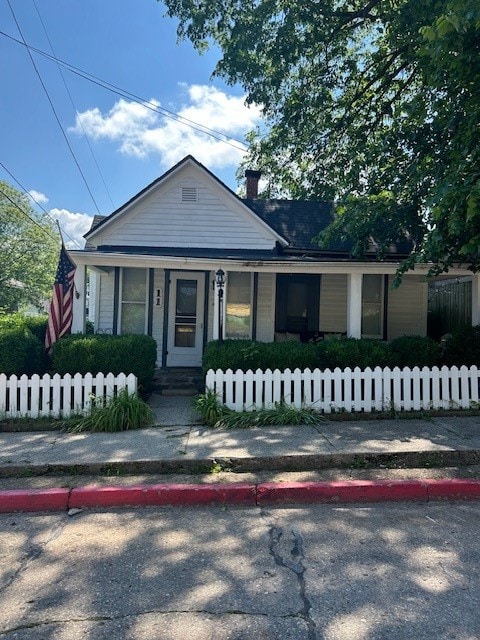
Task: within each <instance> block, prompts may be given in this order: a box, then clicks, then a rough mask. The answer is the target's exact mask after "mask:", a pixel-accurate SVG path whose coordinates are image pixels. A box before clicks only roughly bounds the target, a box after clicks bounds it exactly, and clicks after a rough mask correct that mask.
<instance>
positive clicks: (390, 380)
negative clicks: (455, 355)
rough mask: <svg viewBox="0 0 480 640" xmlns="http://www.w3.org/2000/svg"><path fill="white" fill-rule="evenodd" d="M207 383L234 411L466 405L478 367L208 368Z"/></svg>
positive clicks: (475, 392) (471, 401) (474, 391)
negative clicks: (285, 407)
mask: <svg viewBox="0 0 480 640" xmlns="http://www.w3.org/2000/svg"><path fill="white" fill-rule="evenodd" d="M206 388H207V390H212V391H214V392H215V393H216V394H217V396H218V399H219V401H220V402H221V403H223V404H224V405H225V406H227V407H229V408H230V409H234V410H235V411H254V410H255V409H257V408H267V409H268V408H272V407H274V406H275V404H276V403H278V402H284V403H285V404H287V405H292V406H294V407H298V408H300V407H313V408H315V409H317V410H318V411H321V412H323V413H331V412H334V411H349V412H351V411H364V412H371V411H388V410H396V411H411V410H414V411H422V410H428V409H468V408H470V407H472V406H475V405H476V403H478V398H479V370H478V368H477V367H475V366H473V367H470V368H468V367H465V366H463V367H460V368H458V367H451V368H449V367H442V368H438V367H432V368H431V369H430V368H428V367H423V368H422V369H420V368H419V367H414V368H413V369H409V368H408V367H406V368H404V369H400V368H398V367H395V368H394V369H389V368H388V367H387V368H385V369H382V368H380V367H376V368H375V369H373V370H372V369H369V368H367V369H364V370H362V369H360V368H358V367H356V368H355V369H353V370H352V369H349V368H346V369H334V370H333V371H331V370H330V369H325V370H324V371H320V370H319V369H315V370H314V371H311V370H310V369H305V370H304V371H301V370H300V369H295V370H294V371H290V370H289V369H286V370H285V371H283V372H282V371H279V370H278V369H276V370H275V371H271V370H270V369H267V370H266V371H262V370H261V369H257V371H255V372H254V371H246V372H244V371H241V370H240V369H239V370H237V371H232V370H231V369H227V371H225V372H224V371H222V370H221V369H218V370H217V371H214V370H213V369H211V370H210V371H208V373H207V377H206Z"/></svg>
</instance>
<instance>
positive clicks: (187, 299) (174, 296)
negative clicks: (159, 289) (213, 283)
mask: <svg viewBox="0 0 480 640" xmlns="http://www.w3.org/2000/svg"><path fill="white" fill-rule="evenodd" d="M204 301H205V276H204V274H203V273H193V272H187V271H182V272H176V273H171V274H170V296H169V304H168V309H169V311H168V337H167V367H199V366H200V365H201V364H202V354H203V314H204Z"/></svg>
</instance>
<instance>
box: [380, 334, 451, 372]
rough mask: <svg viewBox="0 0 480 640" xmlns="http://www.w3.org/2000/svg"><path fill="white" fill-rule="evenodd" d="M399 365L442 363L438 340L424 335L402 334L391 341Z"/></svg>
mask: <svg viewBox="0 0 480 640" xmlns="http://www.w3.org/2000/svg"><path fill="white" fill-rule="evenodd" d="M390 349H391V351H392V353H393V355H394V357H395V360H396V362H395V364H396V366H399V367H434V366H436V365H438V364H439V363H440V358H441V355H442V349H441V346H440V344H439V343H438V342H435V340H433V339H432V338H427V337H424V336H401V337H400V338H395V340H392V341H391V342H390Z"/></svg>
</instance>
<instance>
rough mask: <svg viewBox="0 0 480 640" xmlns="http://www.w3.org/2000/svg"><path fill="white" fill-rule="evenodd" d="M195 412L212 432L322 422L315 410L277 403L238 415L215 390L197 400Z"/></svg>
mask: <svg viewBox="0 0 480 640" xmlns="http://www.w3.org/2000/svg"><path fill="white" fill-rule="evenodd" d="M196 407H197V411H198V412H199V413H200V414H201V416H202V419H203V421H204V422H205V424H207V425H208V426H210V427H213V428H215V429H246V428H249V427H267V426H281V425H300V424H310V425H312V424H318V423H319V422H322V421H323V420H324V418H323V416H322V415H321V414H320V413H319V412H318V411H315V409H306V408H301V409H299V408H297V407H291V406H289V405H287V404H286V403H285V402H279V403H277V404H276V405H275V407H274V408H273V409H258V410H257V411H242V412H237V411H233V410H232V409H229V408H228V407H225V406H223V405H222V404H221V403H220V401H219V399H218V397H217V395H216V394H215V392H214V391H212V390H209V391H207V392H206V393H204V394H202V395H201V396H199V398H198V399H197V404H196Z"/></svg>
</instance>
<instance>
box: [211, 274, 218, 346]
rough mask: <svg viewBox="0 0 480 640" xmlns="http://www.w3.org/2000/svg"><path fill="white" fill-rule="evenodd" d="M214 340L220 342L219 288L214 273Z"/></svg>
mask: <svg viewBox="0 0 480 640" xmlns="http://www.w3.org/2000/svg"><path fill="white" fill-rule="evenodd" d="M212 337H213V339H214V340H218V286H217V282H216V279H215V271H214V272H213V335H212Z"/></svg>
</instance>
